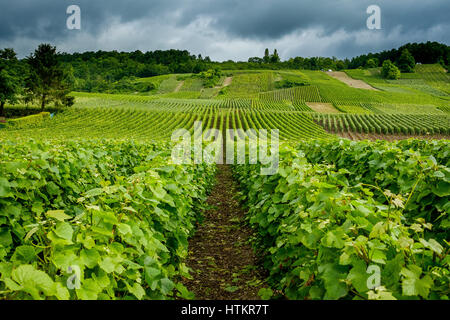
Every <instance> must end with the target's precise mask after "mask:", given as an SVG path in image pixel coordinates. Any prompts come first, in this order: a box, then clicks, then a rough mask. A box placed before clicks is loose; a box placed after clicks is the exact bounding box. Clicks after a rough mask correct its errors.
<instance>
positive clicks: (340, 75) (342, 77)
mask: <svg viewBox="0 0 450 320" xmlns="http://www.w3.org/2000/svg"><path fill="white" fill-rule="evenodd" d="M327 74H328V75H330V76H331V77H333V78H335V79H337V80H339V81H342V82H344V83H345V84H347V85H348V86H350V87H353V88H357V89H366V90H375V91H380V90H378V89H376V88H374V87H372V86H371V85H369V84H368V83H367V82H364V81H362V80H356V79H353V78H351V77H349V76H348V74H346V73H345V72H342V71H334V72H327Z"/></svg>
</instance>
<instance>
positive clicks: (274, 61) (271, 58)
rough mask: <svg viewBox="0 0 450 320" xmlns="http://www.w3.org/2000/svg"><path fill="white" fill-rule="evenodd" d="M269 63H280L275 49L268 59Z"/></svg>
mask: <svg viewBox="0 0 450 320" xmlns="http://www.w3.org/2000/svg"><path fill="white" fill-rule="evenodd" d="M270 62H272V63H278V62H280V56H279V55H278V51H277V49H275V50H274V51H273V55H272V56H271V57H270Z"/></svg>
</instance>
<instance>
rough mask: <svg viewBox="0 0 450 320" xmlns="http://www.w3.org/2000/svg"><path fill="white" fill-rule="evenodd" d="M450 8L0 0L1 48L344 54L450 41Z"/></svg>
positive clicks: (436, 3) (413, 0)
mask: <svg viewBox="0 0 450 320" xmlns="http://www.w3.org/2000/svg"><path fill="white" fill-rule="evenodd" d="M71 4H76V5H79V6H80V7H81V12H82V30H81V31H72V30H67V29H66V27H65V26H66V19H67V14H66V8H67V7H68V6H69V5H71ZM371 4H377V5H379V6H380V7H381V9H382V27H383V30H381V31H372V33H370V34H368V33H367V32H368V30H367V28H366V19H367V17H368V15H367V14H366V8H367V7H368V6H369V5H371ZM449 12H450V1H448V0H427V1H418V0H395V1H394V0H214V1H213V0H133V1H124V0H39V1H36V0H13V1H11V0H0V47H4V46H7V45H11V46H15V47H16V50H17V51H18V52H19V54H20V55H22V56H23V55H25V54H28V53H29V52H30V51H31V50H32V49H33V46H35V44H36V43H39V42H43V41H46V42H51V43H53V44H58V45H61V46H62V47H63V48H65V49H66V50H70V51H83V50H87V49H92V50H96V49H105V48H106V49H111V48H116V49H117V50H134V49H141V50H154V49H158V48H161V49H167V48H169V47H174V48H178V49H182V48H183V49H184V48H186V49H189V50H191V51H193V52H194V53H203V54H210V55H211V56H212V57H213V58H214V57H216V58H218V59H222V58H223V59H225V58H226V57H225V55H226V54H229V57H228V58H232V59H234V58H245V56H246V55H247V56H248V55H252V54H254V52H255V50H256V49H257V50H260V47H262V46H265V45H270V44H274V45H275V44H276V45H277V46H278V48H279V51H280V53H281V54H282V56H283V58H287V57H289V56H292V55H328V56H331V55H336V56H338V57H343V56H354V55H358V54H360V53H363V52H368V51H376V50H381V49H388V48H390V47H393V46H398V45H401V44H403V43H405V42H410V41H419V42H421V41H427V40H431V41H441V42H445V43H449V41H450V39H449V38H450V36H449V34H450V24H449V19H448V18H449V14H448V13H449ZM197 22H201V23H203V25H200V26H198V25H195V23H197ZM202 26H203V29H202ZM311 30H312V31H311ZM311 32H312V33H311ZM292 35H296V36H292ZM77 36H78V38H77ZM368 37H369V39H368ZM300 41H309V45H310V47H308V43H304V42H300ZM321 41H327V43H328V44H329V45H328V46H327V43H325V44H323V43H322V42H321ZM223 43H230V46H231V45H233V46H234V47H232V48H227V47H226V46H223ZM246 43H247V45H246ZM209 51H212V52H211V53H210V52H209ZM233 52H238V53H236V54H235V55H234V56H233Z"/></svg>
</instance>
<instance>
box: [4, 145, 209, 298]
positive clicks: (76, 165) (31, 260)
mask: <svg viewBox="0 0 450 320" xmlns="http://www.w3.org/2000/svg"><path fill="white" fill-rule="evenodd" d="M0 149H1V156H0V177H1V178H0V211H1V212H2V219H1V224H0V271H1V272H0V296H1V297H2V298H5V299H59V300H66V299H79V300H86V299H89V300H91V299H101V300H105V299H166V298H170V297H174V295H175V293H176V292H184V293H186V292H187V291H186V289H185V288H184V287H183V286H182V285H181V284H177V283H175V282H174V281H175V280H176V278H177V277H179V276H188V273H187V271H188V270H187V268H186V266H185V265H184V264H183V259H184V258H185V257H186V255H187V239H188V237H189V236H190V235H191V233H192V231H193V230H194V225H195V223H196V221H197V219H198V218H199V209H198V206H199V205H200V204H201V202H202V201H203V200H204V199H205V194H206V191H207V189H208V188H209V185H210V184H211V182H212V180H211V179H212V177H213V175H214V170H215V169H214V167H212V166H208V165H206V164H202V165H197V166H176V165H173V164H170V162H169V161H168V158H169V157H170V148H169V145H168V144H149V143H146V144H136V143H133V142H126V141H125V142H108V141H104V140H103V141H89V142H87V141H86V142H85V141H77V142H64V143H54V142H53V143H48V142H47V143H45V142H35V141H29V140H28V141H25V142H23V143H17V142H8V143H2V145H1V147H0ZM44 168H45V169H44ZM74 270H79V271H80V273H79V274H78V273H74ZM74 276H76V277H77V278H74ZM77 281H79V286H75V287H70V286H69V283H72V284H76V282H77Z"/></svg>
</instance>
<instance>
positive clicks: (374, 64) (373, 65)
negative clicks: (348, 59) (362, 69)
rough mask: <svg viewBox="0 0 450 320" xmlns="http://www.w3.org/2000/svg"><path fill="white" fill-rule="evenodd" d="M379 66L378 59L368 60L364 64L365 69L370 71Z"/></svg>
mask: <svg viewBox="0 0 450 320" xmlns="http://www.w3.org/2000/svg"><path fill="white" fill-rule="evenodd" d="M378 64H379V61H378V59H376V58H373V59H369V60H367V62H366V68H368V69H370V68H377V67H378Z"/></svg>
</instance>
